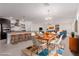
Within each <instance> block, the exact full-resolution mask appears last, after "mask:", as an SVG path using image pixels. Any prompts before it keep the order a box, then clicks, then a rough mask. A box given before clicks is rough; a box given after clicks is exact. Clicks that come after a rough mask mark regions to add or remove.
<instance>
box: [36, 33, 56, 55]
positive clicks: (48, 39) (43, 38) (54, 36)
mask: <svg viewBox="0 0 79 59" xmlns="http://www.w3.org/2000/svg"><path fill="white" fill-rule="evenodd" d="M56 37H57V34H49V35H46V34H44V35H42V36H36V39H38V40H40V41H42V42H43V40H45V41H46V43H47V49H48V55H49V45H50V44H49V43H50V42H51V41H52V40H55V38H56Z"/></svg>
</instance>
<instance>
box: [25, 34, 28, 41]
mask: <svg viewBox="0 0 79 59" xmlns="http://www.w3.org/2000/svg"><path fill="white" fill-rule="evenodd" d="M26 40H28V34H27V33H25V41H26Z"/></svg>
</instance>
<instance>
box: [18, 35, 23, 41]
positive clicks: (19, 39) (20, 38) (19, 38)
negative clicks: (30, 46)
mask: <svg viewBox="0 0 79 59" xmlns="http://www.w3.org/2000/svg"><path fill="white" fill-rule="evenodd" d="M18 41H19V42H21V41H22V34H18Z"/></svg>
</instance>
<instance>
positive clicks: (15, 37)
mask: <svg viewBox="0 0 79 59" xmlns="http://www.w3.org/2000/svg"><path fill="white" fill-rule="evenodd" d="M17 39H18V37H17V36H16V33H12V35H11V43H12V44H14V43H17Z"/></svg>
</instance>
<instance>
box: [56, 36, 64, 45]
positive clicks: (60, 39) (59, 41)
mask: <svg viewBox="0 0 79 59" xmlns="http://www.w3.org/2000/svg"><path fill="white" fill-rule="evenodd" d="M62 37H63V35H61V36H60V38H59V40H58V42H57V44H60V43H61V41H62Z"/></svg>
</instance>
